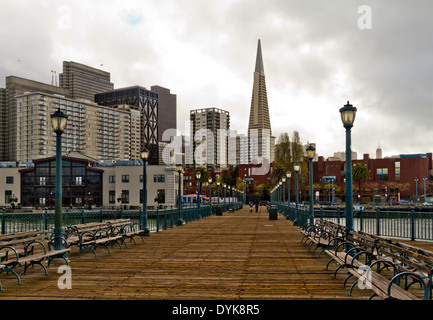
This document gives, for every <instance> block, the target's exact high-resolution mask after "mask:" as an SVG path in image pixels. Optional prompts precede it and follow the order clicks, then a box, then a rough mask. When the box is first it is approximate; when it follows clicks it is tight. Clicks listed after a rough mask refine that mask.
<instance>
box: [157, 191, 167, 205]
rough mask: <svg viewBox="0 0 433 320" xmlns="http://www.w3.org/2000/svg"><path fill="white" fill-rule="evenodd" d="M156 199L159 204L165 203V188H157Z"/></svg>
mask: <svg viewBox="0 0 433 320" xmlns="http://www.w3.org/2000/svg"><path fill="white" fill-rule="evenodd" d="M156 200H157V202H158V203H159V204H161V203H165V189H158V191H157V194H156Z"/></svg>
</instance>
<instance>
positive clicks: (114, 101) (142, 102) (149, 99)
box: [95, 86, 159, 165]
mask: <svg viewBox="0 0 433 320" xmlns="http://www.w3.org/2000/svg"><path fill="white" fill-rule="evenodd" d="M95 102H96V103H98V104H100V105H103V106H112V107H115V106H120V105H125V104H126V105H129V106H131V107H132V108H134V109H136V110H139V111H140V114H141V121H140V123H141V124H140V131H141V132H140V137H141V138H140V147H141V148H142V149H143V148H147V149H148V150H149V159H148V163H149V164H154V165H157V164H159V148H158V94H157V93H156V92H152V91H150V90H147V89H146V88H144V87H141V86H133V87H126V88H120V89H115V90H112V91H108V92H103V93H98V94H95Z"/></svg>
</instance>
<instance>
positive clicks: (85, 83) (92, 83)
mask: <svg viewBox="0 0 433 320" xmlns="http://www.w3.org/2000/svg"><path fill="white" fill-rule="evenodd" d="M59 84H60V87H61V88H65V89H68V90H69V92H70V95H71V98H72V99H86V100H90V101H92V102H93V101H95V94H96V93H100V92H105V91H109V90H113V89H114V84H113V83H111V82H110V73H109V72H106V71H103V70H99V69H96V68H92V67H89V66H86V65H84V64H81V63H77V62H74V61H63V73H60V74H59Z"/></svg>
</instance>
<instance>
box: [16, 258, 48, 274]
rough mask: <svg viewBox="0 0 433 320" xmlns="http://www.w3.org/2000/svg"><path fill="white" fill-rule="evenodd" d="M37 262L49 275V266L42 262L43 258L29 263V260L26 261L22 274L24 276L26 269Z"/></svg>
mask: <svg viewBox="0 0 433 320" xmlns="http://www.w3.org/2000/svg"><path fill="white" fill-rule="evenodd" d="M35 264H38V265H40V266H41V267H42V268H43V269H44V271H45V275H46V276H48V271H47V268H45V266H44V265H43V264H42V260H40V261H34V262H33V261H32V262H30V263H27V262H26V263H24V271H23V273H22V275H23V276H24V275H25V274H26V271H27V268H28V267H30V266H34V265H35Z"/></svg>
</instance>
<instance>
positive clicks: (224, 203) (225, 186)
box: [223, 183, 227, 211]
mask: <svg viewBox="0 0 433 320" xmlns="http://www.w3.org/2000/svg"><path fill="white" fill-rule="evenodd" d="M223 186H224V201H223V211H224V210H225V205H226V188H227V184H225V183H224V184H223Z"/></svg>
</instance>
